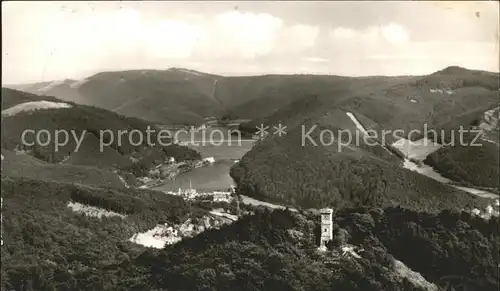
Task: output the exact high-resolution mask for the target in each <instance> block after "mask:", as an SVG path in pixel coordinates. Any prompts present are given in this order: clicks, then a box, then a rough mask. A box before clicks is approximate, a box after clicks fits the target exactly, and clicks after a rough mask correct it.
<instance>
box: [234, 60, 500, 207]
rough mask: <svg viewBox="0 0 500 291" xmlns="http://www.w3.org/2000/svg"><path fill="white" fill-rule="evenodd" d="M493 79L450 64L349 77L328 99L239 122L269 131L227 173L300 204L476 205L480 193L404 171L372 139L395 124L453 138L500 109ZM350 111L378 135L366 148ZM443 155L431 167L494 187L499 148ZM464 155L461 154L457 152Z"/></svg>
mask: <svg viewBox="0 0 500 291" xmlns="http://www.w3.org/2000/svg"><path fill="white" fill-rule="evenodd" d="M498 77H499V75H498V74H494V73H488V72H480V71H470V70H466V69H463V68H459V69H457V68H451V69H445V70H443V71H439V72H436V73H434V74H431V75H428V76H408V77H363V78H354V79H352V80H349V81H347V82H349V85H348V86H345V87H338V88H337V89H338V90H337V91H336V92H335V93H334V94H332V95H329V96H327V95H321V94H313V95H307V94H304V96H303V97H302V98H300V99H297V100H296V101H295V102H292V103H290V104H288V105H286V106H283V107H282V108H280V109H279V110H277V111H276V112H275V113H274V114H271V115H269V116H267V117H265V118H261V119H256V120H254V121H252V122H249V123H247V124H242V125H241V126H240V128H241V129H242V130H243V131H248V132H252V133H253V132H255V131H256V126H258V125H260V124H264V125H269V126H270V130H269V131H270V134H269V136H268V137H266V138H265V139H264V140H263V141H261V142H259V145H258V146H255V147H254V148H253V149H252V150H251V151H250V152H248V153H247V154H246V155H245V156H244V157H243V158H242V159H241V160H240V163H238V164H236V165H235V166H234V167H233V168H232V170H231V176H232V177H233V179H234V180H235V181H236V182H237V183H238V185H239V186H240V188H241V191H242V192H243V193H246V194H248V195H250V196H255V197H259V198H261V199H267V200H271V201H275V202H279V203H284V204H288V205H293V206H299V207H304V208H309V207H324V206H327V205H330V206H334V207H338V206H341V205H342V204H347V205H352V204H373V205H392V206H395V205H403V206H408V207H416V208H417V209H425V210H429V211H435V210H440V209H451V208H458V209H462V208H464V207H466V205H470V203H472V204H474V203H478V202H477V199H476V198H474V197H470V195H468V194H466V193H464V192H461V191H458V190H456V189H453V188H451V187H449V186H446V185H443V184H441V183H439V182H437V181H434V180H432V179H430V178H427V177H423V176H422V175H419V174H417V173H415V172H412V171H409V170H406V169H404V168H403V161H402V158H403V157H404V155H402V154H401V153H399V154H398V152H397V151H392V152H391V153H389V152H388V151H385V150H384V149H382V147H381V146H380V145H373V141H378V142H379V143H381V142H382V140H381V138H380V137H381V136H382V134H383V131H384V130H387V131H389V132H390V133H391V134H389V135H387V138H386V140H385V145H386V146H390V145H391V144H392V143H393V142H395V141H396V140H397V138H394V137H393V135H392V133H393V132H394V131H395V130H401V131H402V132H403V133H402V134H401V133H400V134H398V135H399V137H398V138H404V137H407V134H408V133H409V132H410V130H418V131H420V133H421V134H420V135H419V134H413V135H412V136H411V138H412V139H413V140H418V139H420V138H422V137H423V133H424V128H425V127H427V128H428V129H433V130H436V132H438V135H437V136H434V137H433V136H429V137H430V138H435V139H436V141H437V142H438V143H441V142H449V139H450V135H451V133H452V131H456V130H457V129H458V128H460V126H463V127H464V128H465V129H472V128H474V124H475V123H477V120H478V119H479V120H481V119H482V116H483V115H484V114H485V112H487V111H489V110H491V109H492V108H495V107H497V106H498V88H499V79H498ZM496 112H497V113H498V111H496ZM348 114H352V116H354V117H355V118H356V119H357V120H358V121H359V122H360V123H361V124H362V125H363V126H364V128H366V129H371V130H375V131H376V132H377V134H378V139H368V141H370V142H371V144H372V145H370V144H368V143H367V142H365V141H364V140H363V137H362V134H361V138H360V139H358V140H359V142H356V134H358V136H359V135H360V130H359V129H357V128H356V125H355V123H354V122H353V120H351V119H350V118H349V117H348ZM278 124H282V125H285V126H287V129H286V131H287V133H286V135H284V136H279V135H277V134H273V128H272V126H277V125H278ZM476 127H477V126H476ZM311 129H313V130H311ZM310 130H311V131H310ZM343 130H344V131H348V132H350V134H351V137H352V140H351V142H350V144H349V146H340V147H339V144H340V142H339V140H340V138H341V137H340V136H339V131H343ZM309 132H311V134H309V135H308V133H309ZM329 132H330V134H329ZM356 132H357V133H356ZM332 133H333V135H334V136H333V140H332V138H331V135H332ZM305 136H309V137H310V139H309V138H306V137H305ZM310 140H313V141H314V142H311V141H310ZM343 142H344V143H345V142H347V141H346V140H345V139H344V140H343ZM483 143H484V144H485V143H487V142H483ZM455 144H458V137H457V141H456V143H455ZM440 152H442V154H440V157H439V158H440V161H442V160H444V163H443V164H442V165H440V166H439V167H436V168H437V169H438V170H440V171H442V172H443V175H445V176H447V177H454V178H456V177H460V178H461V179H460V180H462V181H466V182H468V183H469V184H470V183H472V184H475V182H479V183H477V186H487V187H495V185H497V183H494V182H493V180H494V179H492V177H493V176H494V174H495V173H496V172H497V170H494V169H493V167H496V168H498V167H497V166H498V162H499V160H498V145H495V144H490V145H485V146H484V147H482V148H481V149H478V148H474V149H473V148H470V149H465V148H460V147H459V146H457V147H456V149H455V148H454V147H446V148H443V149H441V150H440ZM463 152H467V153H466V156H465V157H464V156H462V157H460V153H463ZM436 154H439V152H438V153H436ZM476 154H477V155H480V157H479V158H477V159H476V158H474V157H475V155H476ZM434 160H436V159H434ZM427 161H428V160H426V162H427ZM435 163H436V161H435V162H434V164H433V166H436V165H435ZM437 163H439V162H437ZM445 172H448V173H445ZM497 180H498V179H497Z"/></svg>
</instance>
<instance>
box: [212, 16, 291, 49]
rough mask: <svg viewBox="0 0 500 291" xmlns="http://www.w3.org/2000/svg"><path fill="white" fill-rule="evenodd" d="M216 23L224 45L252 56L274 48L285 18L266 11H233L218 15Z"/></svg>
mask: <svg viewBox="0 0 500 291" xmlns="http://www.w3.org/2000/svg"><path fill="white" fill-rule="evenodd" d="M215 24H216V27H215V33H216V34H217V35H218V37H219V38H222V39H223V40H224V42H223V45H224V46H226V47H229V48H231V49H233V50H237V51H238V52H240V53H241V54H242V55H243V57H245V58H252V57H254V56H256V55H261V54H268V53H270V52H271V51H272V50H273V48H274V46H275V45H276V41H277V36H278V33H279V30H280V29H281V28H282V26H283V20H281V19H279V18H277V17H274V16H272V15H269V14H264V13H261V14H255V13H250V12H247V13H244V12H239V11H231V12H227V13H223V14H220V15H218V16H217V17H216V18H215Z"/></svg>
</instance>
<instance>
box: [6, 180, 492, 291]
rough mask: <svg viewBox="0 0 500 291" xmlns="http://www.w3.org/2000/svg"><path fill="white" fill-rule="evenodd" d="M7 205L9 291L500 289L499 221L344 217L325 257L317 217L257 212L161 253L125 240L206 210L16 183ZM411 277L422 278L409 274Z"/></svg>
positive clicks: (370, 212)
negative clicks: (72, 204)
mask: <svg viewBox="0 0 500 291" xmlns="http://www.w3.org/2000/svg"><path fill="white" fill-rule="evenodd" d="M20 193H22V195H20ZM2 197H3V198H4V205H3V211H2V215H3V218H4V222H3V231H4V235H3V240H4V246H3V247H2V290H29V291H31V290H41V291H43V290H304V291H305V290H332V291H333V290H339V289H340V290H345V291H348V290H363V291H364V290H374V291H375V290H377V291H381V290H438V289H437V288H438V287H436V286H439V287H440V288H442V289H439V290H460V289H445V288H449V287H446V286H449V285H450V284H454V285H455V286H456V288H460V287H459V286H458V285H463V284H466V285H467V288H469V289H467V290H478V291H479V290H481V291H488V290H497V289H498V287H499V285H498V268H497V262H498V259H499V258H498V251H499V241H498V239H499V236H498V232H497V231H496V230H497V229H498V227H499V221H498V219H491V220H489V221H488V220H483V219H480V218H477V217H474V216H471V215H469V214H467V213H460V212H450V211H444V212H441V213H439V214H430V213H425V212H416V211H410V210H407V209H404V208H400V207H395V208H394V207H388V208H384V209H382V208H372V207H357V208H345V209H343V210H340V211H337V212H336V213H334V234H335V235H334V239H333V241H332V242H331V243H329V244H328V251H326V252H318V250H317V245H318V238H319V232H320V228H319V217H318V215H317V213H314V212H310V211H307V212H303V211H301V212H299V213H294V212H289V211H287V210H275V211H270V210H267V209H265V208H254V209H253V210H252V215H247V216H243V217H242V218H241V219H240V220H238V221H237V222H235V223H233V224H232V225H229V226H225V227H223V228H221V229H219V230H208V231H205V232H204V233H202V234H200V235H198V236H196V237H194V238H191V239H185V240H183V241H181V242H179V243H177V244H175V245H172V246H169V247H166V248H165V249H163V250H155V249H147V248H144V247H142V246H138V245H134V244H132V243H130V242H128V241H127V239H128V238H129V237H130V236H131V235H132V234H133V233H134V232H136V231H139V230H145V229H148V228H150V227H151V226H152V225H154V224H156V223H157V222H162V221H163V222H167V221H168V222H175V221H180V220H183V219H185V218H186V217H187V216H193V215H196V214H193V208H194V209H199V208H196V207H192V206H191V207H190V206H189V205H188V204H186V203H185V202H183V201H182V200H181V199H177V198H176V197H172V196H169V195H162V194H160V195H158V194H157V193H156V192H154V191H136V190H130V191H128V192H127V191H117V190H112V189H109V190H105V189H101V190H99V189H88V188H86V187H78V186H71V185H64V184H54V183H45V182H40V181H34V180H23V179H21V180H17V179H9V178H4V179H3V180H2ZM70 200H72V201H80V202H82V203H85V204H88V205H95V206H100V207H103V208H106V209H110V210H114V211H118V212H121V213H123V214H128V216H127V217H125V218H119V217H111V218H101V219H98V218H94V217H87V216H83V215H80V214H77V213H74V212H72V211H71V210H69V209H68V208H67V207H66V203H67V201H70ZM189 211H191V213H189ZM194 213H196V211H194ZM199 213H200V215H201V214H202V213H203V210H201V209H200V210H199ZM345 246H353V247H354V250H355V251H356V252H357V254H358V255H359V256H360V257H359V258H357V257H356V256H354V255H350V254H348V253H344V252H343V251H342V247H345ZM416 254H419V255H416ZM401 262H403V264H401ZM405 265H406V266H405ZM410 270H412V271H414V272H418V273H420V274H421V276H419V275H415V274H413V275H410V276H408V274H411V272H410ZM422 276H423V277H422ZM424 278H425V279H424ZM450 278H451V279H450ZM452 279H453V280H452ZM427 281H428V282H427Z"/></svg>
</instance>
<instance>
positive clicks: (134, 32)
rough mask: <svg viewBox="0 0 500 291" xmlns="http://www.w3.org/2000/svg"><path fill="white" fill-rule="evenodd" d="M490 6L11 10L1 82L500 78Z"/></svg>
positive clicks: (52, 6) (160, 5)
mask: <svg viewBox="0 0 500 291" xmlns="http://www.w3.org/2000/svg"><path fill="white" fill-rule="evenodd" d="M495 2H496V1H495ZM483 3H484V4H483ZM489 4H490V3H485V2H482V3H481V5H479V4H478V6H477V7H479V6H481V7H482V8H481V9H482V10H481V11H480V12H481V13H480V15H481V17H479V18H478V17H477V16H476V14H475V11H476V6H474V8H470V9H472V10H466V9H463V13H462V12H459V13H456V11H454V10H452V9H448V10H447V9H443V8H442V7H440V6H436V5H433V4H429V3H417V2H413V1H412V2H411V3H406V2H405V3H399V2H398V4H396V3H393V2H391V3H390V4H389V1H388V2H376V3H375V2H374V3H369V4H362V5H361V4H359V3H357V2H356V3H350V2H349V3H348V2H342V4H340V2H322V3H314V4H307V3H305V2H300V3H299V2H293V3H292V2H273V4H269V3H267V2H244V3H238V4H236V3H231V2H218V3H216V4H213V3H210V4H207V5H204V4H200V3H196V4H194V3H184V2H183V3H180V2H173V1H172V2H168V1H167V2H127V3H125V2H95V3H92V5H90V4H88V3H78V2H72V3H69V2H66V3H63V2H42V3H36V2H29V3H26V2H24V3H23V2H8V3H6V4H4V5H3V6H2V8H3V9H2V18H3V19H2V24H4V25H3V29H2V32H3V33H2V40H3V42H2V56H3V61H4V62H3V65H2V80H3V81H4V82H9V83H12V82H14V83H17V82H27V81H42V80H53V79H63V78H81V77H85V76H88V75H91V74H93V73H96V72H99V71H103V70H123V69H165V68H168V67H172V66H178V67H188V68H189V67H190V66H193V64H198V65H196V69H198V70H201V71H209V72H214V73H225V74H230V73H231V72H233V74H243V73H247V72H248V73H252V74H254V73H255V74H256V73H267V72H270V71H272V72H278V71H279V70H283V71H282V72H283V73H294V72H298V71H301V70H302V69H300V67H301V66H306V67H304V68H303V70H309V71H314V72H316V71H317V72H319V73H333V74H340V75H342V74H348V75H359V74H400V73H403V74H406V73H408V72H418V73H420V72H422V73H423V72H432V70H435V69H442V68H437V66H442V67H444V66H447V65H449V63H453V64H459V65H460V64H461V65H463V66H465V67H470V68H480V69H481V68H482V69H486V70H493V71H498V3H491V5H489ZM236 5H237V6H238V7H239V9H238V10H234V7H235V6H236ZM450 5H451V4H450ZM492 5H495V6H492ZM245 7H246V8H245ZM492 8H495V9H492ZM477 9H479V8H477ZM346 12H350V13H346ZM469 12H470V13H469ZM472 12H474V13H472ZM353 14H355V15H357V17H352V15H353ZM446 62H448V64H447V63H446ZM277 68H278V69H277ZM425 70H426V71H425Z"/></svg>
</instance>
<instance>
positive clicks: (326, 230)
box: [319, 208, 333, 248]
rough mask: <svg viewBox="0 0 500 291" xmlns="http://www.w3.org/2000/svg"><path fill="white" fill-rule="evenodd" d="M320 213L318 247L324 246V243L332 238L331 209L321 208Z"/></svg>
mask: <svg viewBox="0 0 500 291" xmlns="http://www.w3.org/2000/svg"><path fill="white" fill-rule="evenodd" d="M320 213H321V239H320V245H319V246H320V248H325V247H326V243H327V242H329V241H331V240H332V239H333V221H332V216H333V209H331V208H323V209H321V210H320Z"/></svg>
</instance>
